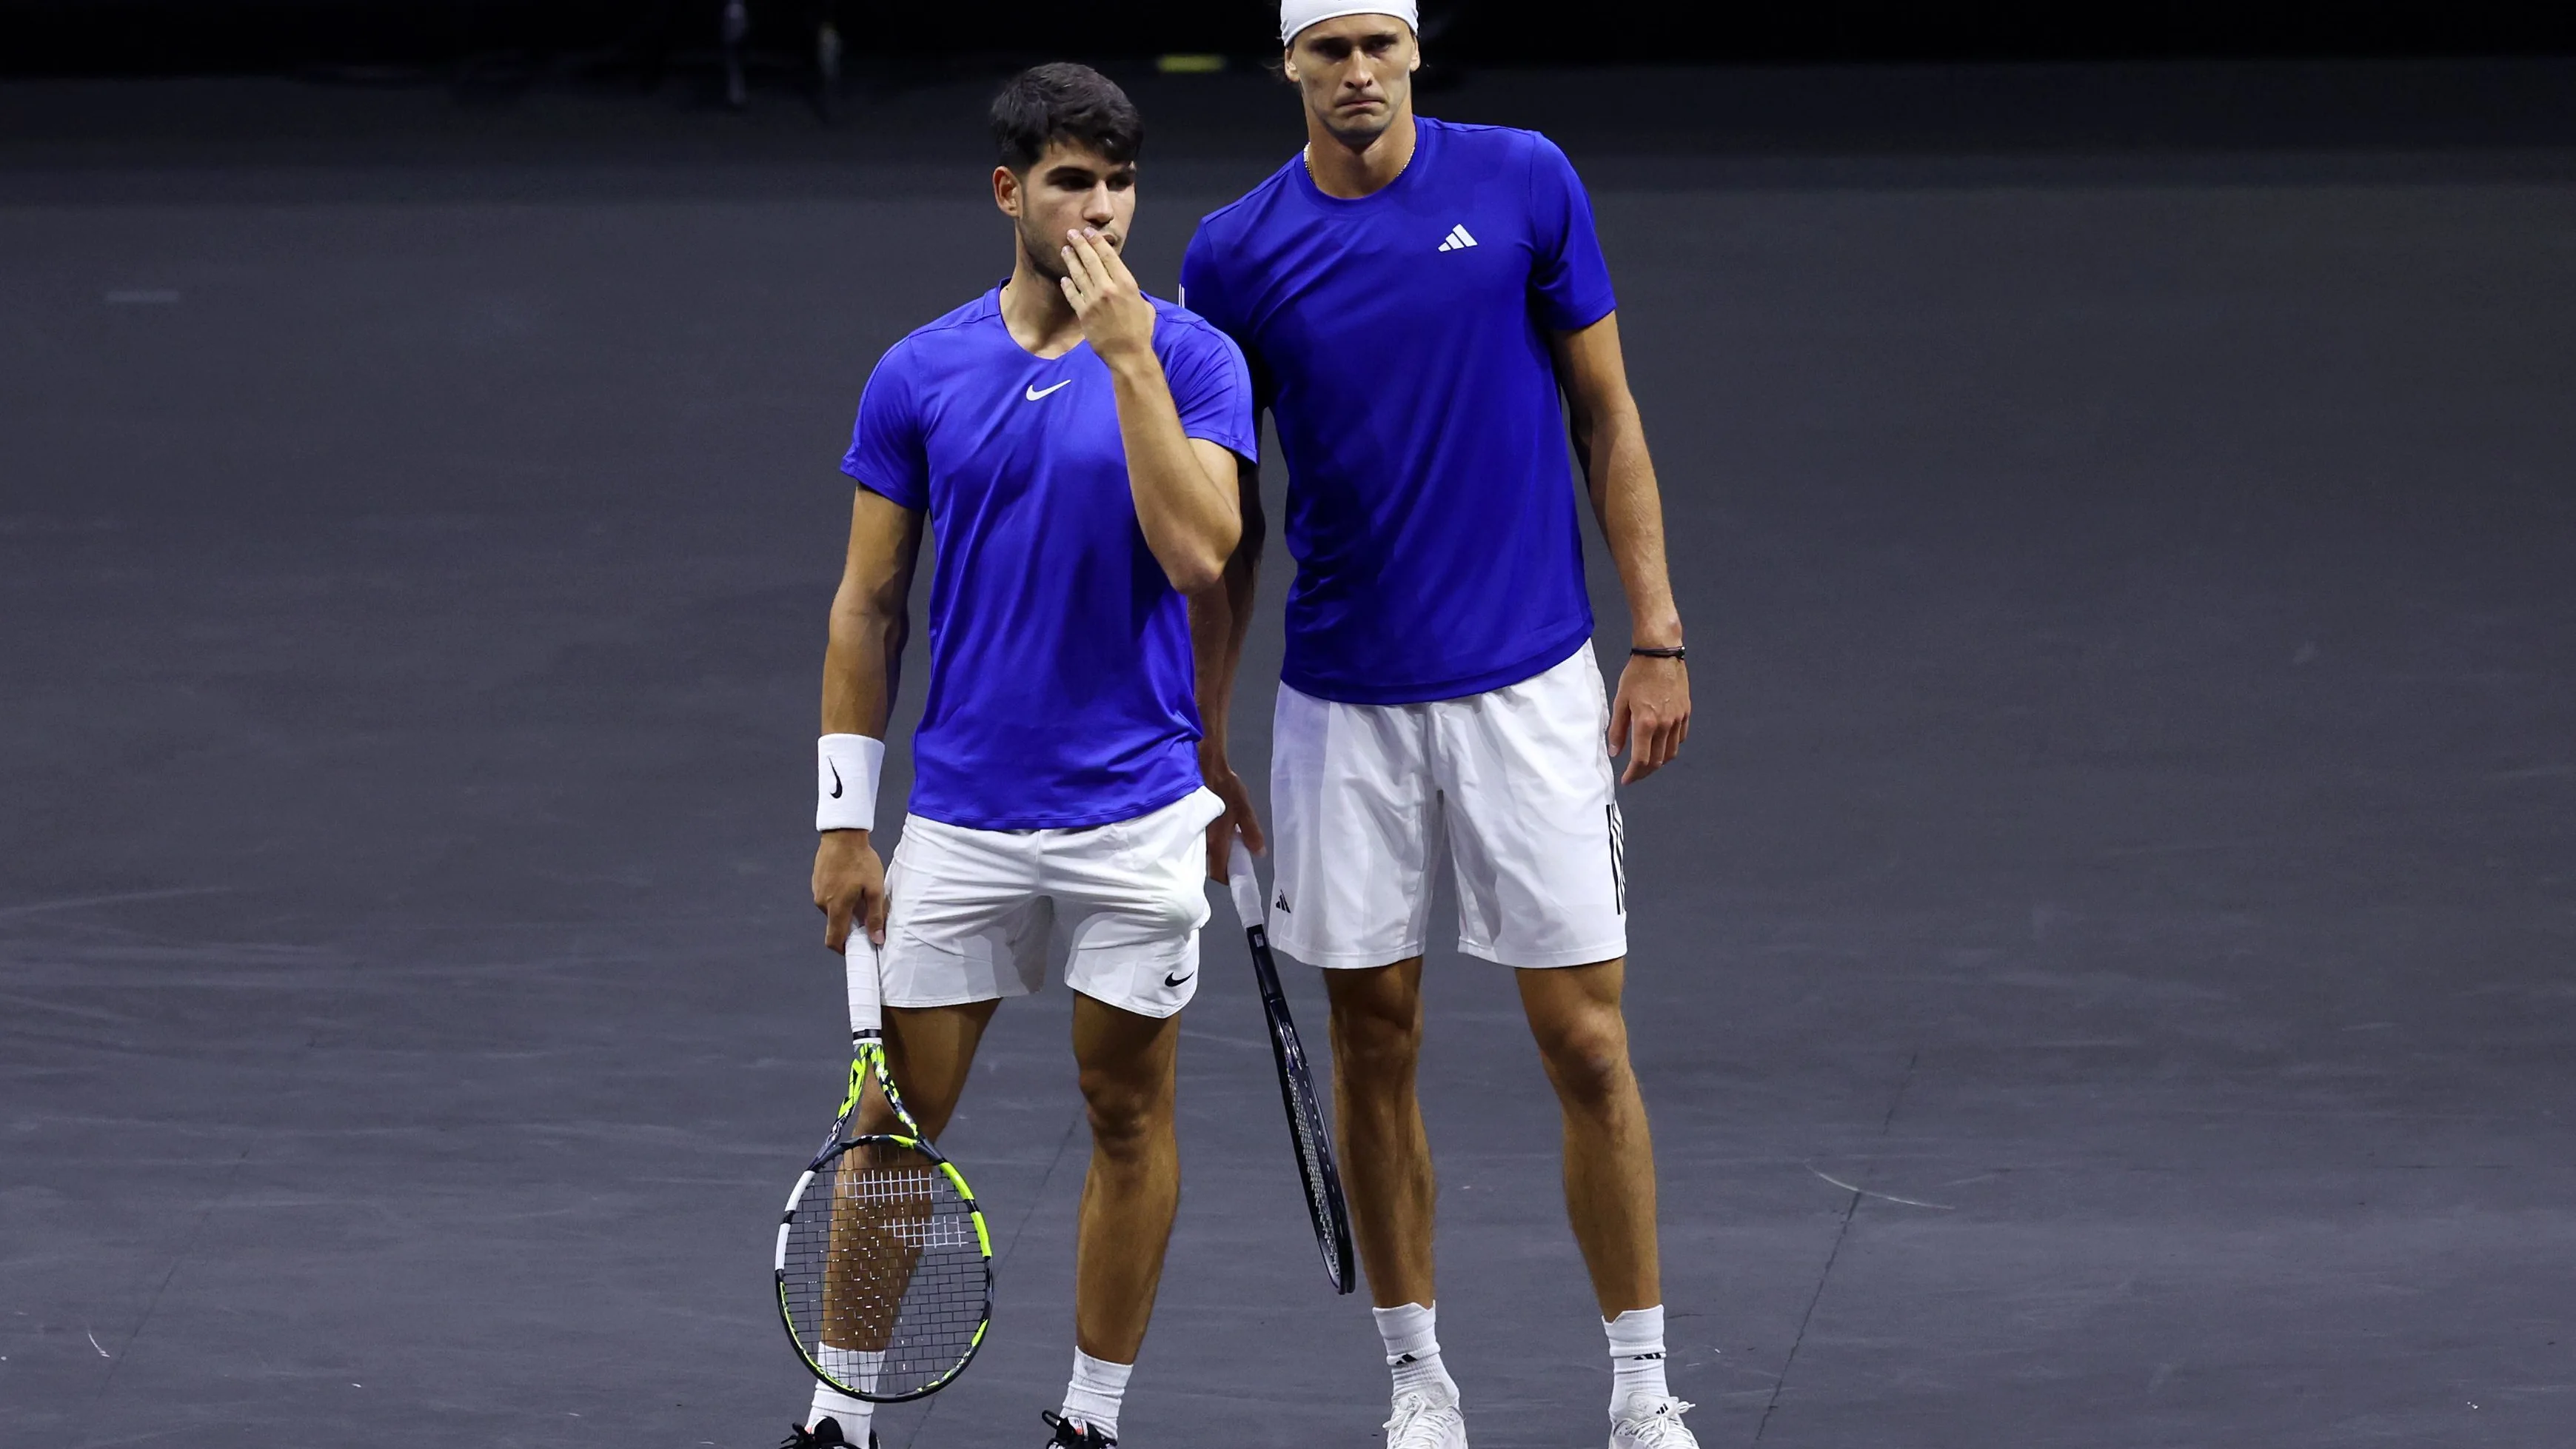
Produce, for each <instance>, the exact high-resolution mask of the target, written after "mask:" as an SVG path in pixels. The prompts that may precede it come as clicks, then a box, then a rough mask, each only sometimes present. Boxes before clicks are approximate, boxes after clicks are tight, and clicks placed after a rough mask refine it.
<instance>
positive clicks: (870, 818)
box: [814, 735, 885, 830]
mask: <svg viewBox="0 0 2576 1449" xmlns="http://www.w3.org/2000/svg"><path fill="white" fill-rule="evenodd" d="M884 768H885V741H883V740H872V739H869V738H868V737H867V736H866V735H825V736H823V737H822V738H821V739H819V740H816V741H815V742H814V828H815V829H816V830H874V829H876V826H877V776H878V775H879V774H880V773H881V772H882V771H883V770H884Z"/></svg>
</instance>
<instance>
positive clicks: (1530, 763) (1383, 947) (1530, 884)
mask: <svg viewBox="0 0 2576 1449" xmlns="http://www.w3.org/2000/svg"><path fill="white" fill-rule="evenodd" d="M1609 718H1610V712H1609V705H1608V702H1607V701H1606V699H1605V698H1604V696H1603V693H1602V689H1601V670H1600V666H1598V665H1596V664H1594V663H1593V662H1592V646H1591V643H1590V642H1589V641H1586V642H1585V644H1584V645H1583V647H1582V648H1580V649H1577V650H1575V651H1574V653H1573V654H1572V655H1571V656H1570V657H1568V658H1567V659H1566V660H1565V661H1564V662H1563V663H1561V664H1558V665H1556V666H1555V667H1554V668H1552V669H1549V670H1547V671H1545V672H1543V673H1541V674H1537V675H1534V676H1532V677H1530V678H1528V679H1524V680H1522V681H1521V682H1520V683H1518V684H1513V685H1507V686H1505V687H1503V688H1501V689H1493V690H1487V691H1486V692H1485V693H1483V694H1471V695H1468V696H1466V697H1465V698H1462V699H1442V700H1434V701H1431V702H1430V703H1427V704H1391V705H1379V704H1337V703H1333V702H1331V701H1329V700H1321V699H1316V698H1314V697H1313V696H1311V695H1306V694H1301V693H1299V692H1298V691H1296V690H1294V689H1291V688H1289V687H1288V686H1287V685H1284V684H1283V685H1281V686H1280V687H1279V703H1278V707H1277V710H1276V712H1275V715H1274V717H1273V721H1272V725H1271V737H1270V809H1271V813H1272V817H1273V822H1274V831H1273V833H1274V834H1275V835H1276V837H1277V840H1276V843H1275V846H1274V850H1273V855H1274V858H1275V859H1276V861H1277V866H1276V869H1277V872H1278V884H1277V886H1276V888H1275V889H1274V891H1273V894H1272V900H1271V906H1270V939H1271V942H1272V943H1273V944H1274V945H1276V946H1278V947H1279V949H1281V950H1283V951H1286V952H1287V953H1288V954H1289V955H1291V956H1294V957H1296V958H1297V959H1298V960H1300V961H1303V962H1306V963H1307V964H1308V965H1312V966H1325V967H1362V966H1384V965H1387V964H1389V963H1390V962H1395V961H1401V960H1404V959H1405V958H1406V957H1409V956H1419V955H1421V954H1422V948H1423V942H1424V940H1425V938H1426V937H1427V935H1428V933H1429V930H1430V925H1431V886H1432V882H1433V879H1434V873H1435V872H1436V871H1438V870H1440V869H1441V868H1442V867H1443V865H1444V863H1445V865H1446V866H1447V868H1449V869H1450V870H1451V871H1453V872H1454V874H1455V878H1456V881H1457V890H1458V949H1459V950H1460V951H1463V952H1465V953H1466V954H1468V955H1470V956H1479V957H1482V958H1484V959H1485V960H1488V961H1498V962H1501V963H1502V964H1504V965H1506V966H1579V965H1583V964H1585V963H1588V962H1593V961H1607V960H1610V959H1612V958H1613V957H1619V956H1625V955H1626V954H1628V916H1627V909H1628V902H1627V893H1628V889H1627V879H1626V869H1627V867H1626V863H1625V862H1624V861H1623V860H1622V859H1621V857H1620V842H1619V830H1620V826H1619V800H1618V796H1617V793H1616V790H1615V785H1616V781H1615V780H1614V778H1613V776H1612V772H1611V768H1610V755H1609V750H1608V747H1607V745H1606V744H1605V742H1604V735H1605V731H1606V730H1607V729H1608V727H1609Z"/></svg>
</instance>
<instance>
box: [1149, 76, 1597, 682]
mask: <svg viewBox="0 0 2576 1449" xmlns="http://www.w3.org/2000/svg"><path fill="white" fill-rule="evenodd" d="M1416 124H1417V125H1418V126H1419V127H1420V140H1419V142H1418V143H1417V145H1416V147H1415V149H1414V153H1413V160H1412V161H1411V162H1410V163H1409V164H1408V165H1407V166H1406V167H1405V169H1404V171H1403V173H1402V174H1401V175H1399V176H1397V177H1396V179H1395V180H1394V181H1392V182H1390V183H1389V184H1388V185H1386V186H1385V187H1383V188H1381V189H1380V190H1378V191H1377V192H1375V193H1373V194H1371V195H1369V196H1366V197H1362V198H1360V199H1359V200H1356V201H1344V200H1339V199H1336V198H1334V197H1330V196H1326V195H1325V194H1323V193H1322V192H1321V191H1318V190H1316V189H1315V183H1314V179H1313V178H1312V177H1311V176H1310V175H1308V173H1307V171H1306V165H1305V162H1304V160H1303V159H1302V158H1299V159H1294V160H1291V161H1290V162H1289V163H1288V164H1287V165H1285V166H1283V167H1281V168H1279V170H1278V171H1277V172H1276V173H1275V174H1273V175H1272V176H1271V177H1270V179H1269V180H1267V181H1265V182H1263V183H1262V184H1261V185H1260V186H1259V187H1258V188H1256V189H1255V190H1254V191H1253V192H1252V193H1251V194H1250V195H1248V196H1245V197H1244V198H1243V199H1242V200H1240V201H1237V202H1236V203H1234V204H1233V205H1232V206H1229V207H1227V208H1225V209H1224V210H1222V211H1219V212H1216V213H1214V214H1213V215H1211V216H1209V217H1208V218H1207V219H1206V220H1205V221H1203V222H1201V223H1200V224H1199V230H1198V235H1196V236H1195V237H1193V238H1192V239H1191V241H1190V246H1189V252H1188V256H1187V257H1186V259H1185V260H1184V261H1183V262H1182V263H1181V296H1182V298H1183V300H1185V301H1186V302H1187V303H1188V304H1189V305H1190V307H1191V308H1192V309H1193V310H1194V311H1196V312H1197V313H1198V314H1199V315H1200V316H1202V317H1205V318H1206V319H1207V320H1209V321H1210V322H1213V323H1215V324H1216V325H1217V326H1219V327H1221V328H1223V329H1225V331H1226V332H1227V334H1229V335H1230V336H1232V337H1233V338H1234V340H1235V341H1237V342H1239V343H1241V344H1242V346H1243V350H1244V352H1245V354H1246V355H1247V356H1248V358H1249V359H1250V362H1251V366H1252V375H1253V383H1254V388H1255V392H1256V395H1257V398H1258V401H1259V402H1260V404H1261V405H1262V406H1265V407H1268V408H1269V409H1270V410H1271V417H1272V420H1273V422H1274V423H1275V424H1276V425H1277V427H1278V430H1279V447H1280V451H1281V452H1282V454H1283V455H1284V456H1285V457H1286V458H1287V461H1288V520H1287V530H1286V532H1287V537H1288V548H1289V551H1290V552H1291V553H1293V554H1294V555H1296V558H1297V581H1296V583H1295V584H1294V585H1293V586H1292V587H1291V588H1290V590H1289V594H1288V651H1287V660H1286V663H1285V665H1284V667H1283V668H1282V669H1281V671H1280V677H1281V678H1282V679H1283V680H1285V681H1286V682H1287V683H1288V684H1289V685H1290V686H1292V687H1294V688H1296V689H1298V690H1300V691H1302V692H1304V693H1306V694H1310V695H1314V696H1316V697H1317V698H1321V699H1330V700H1339V701H1342V702H1345V703H1350V704H1410V703H1415V702H1418V701H1421V700H1430V699H1453V698H1456V697H1458V696H1460V695H1467V694H1479V693H1482V692H1483V691H1485V690H1488V689H1499V688H1502V687H1503V686H1505V685H1508V684H1517V683H1519V682H1520V681H1521V680H1524V679H1527V678H1529V677H1530V676H1532V675H1534V674H1537V673H1539V672H1540V671H1542V670H1545V669H1547V668H1548V667H1550V666H1551V665H1554V664H1557V663H1560V662H1562V661H1563V660H1564V659H1565V658H1566V657H1567V656H1569V655H1571V654H1572V653H1573V652H1574V651H1575V649H1576V648H1578V647H1579V646H1580V645H1581V644H1582V643H1583V641H1584V640H1585V639H1587V638H1589V637H1590V636H1591V633H1592V605H1591V602H1590V600H1589V598H1588V597H1587V596H1586V595H1585V593H1584V588H1583V546H1582V535H1581V532H1580V524H1579V523H1578V521H1577V519H1576V513H1575V488H1574V472H1573V466H1572V463H1571V461H1570V459H1569V457H1568V454H1567V446H1566V431H1565V422H1564V416H1563V414H1562V413H1561V412H1560V411H1559V408H1558V392H1557V378H1556V366H1555V360H1554V358H1553V357H1551V356H1550V354H1549V351H1548V334H1549V333H1550V332H1551V331H1565V332H1571V331H1575V330H1578V329H1581V328H1584V327H1588V326H1590V325H1592V324H1593V323H1595V322H1598V321H1600V320H1601V319H1602V318H1603V317H1606V316H1608V315H1609V314H1610V312H1611V310H1612V309H1613V308H1614V307H1615V306H1616V305H1617V299H1616V297H1615V296H1614V295H1613V294H1612V292H1611V288H1610V270H1609V267H1608V265H1607V264H1606V263H1604V262H1603V261H1602V258H1601V245H1600V242H1599V241H1598V239H1597V238H1595V236H1594V235H1593V229H1592V204H1591V201H1590V199H1589V198H1587V197H1586V196H1585V195H1584V191H1583V183H1582V182H1581V181H1580V180H1578V179H1577V178H1576V176H1575V174H1574V167H1573V166H1572V165H1571V164H1570V163H1569V162H1567V160H1566V159H1565V153H1564V152H1562V151H1560V150H1558V149H1557V148H1556V146H1555V145H1554V144H1553V143H1552V142H1550V141H1549V140H1548V139H1547V138H1546V137H1544V136H1541V135H1539V134H1537V133H1536V132H1532V131H1516V130H1510V129H1507V128H1504V127H1500V126H1460V125H1452V124H1449V123H1447V122H1443V121H1435V120H1431V119H1428V118H1423V119H1420V120H1418V121H1417V122H1416Z"/></svg>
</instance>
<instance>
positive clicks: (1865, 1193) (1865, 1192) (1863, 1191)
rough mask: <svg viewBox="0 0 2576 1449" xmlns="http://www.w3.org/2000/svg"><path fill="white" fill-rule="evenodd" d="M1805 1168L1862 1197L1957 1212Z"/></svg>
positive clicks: (1937, 1204)
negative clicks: (1860, 1185) (1852, 1183)
mask: <svg viewBox="0 0 2576 1449" xmlns="http://www.w3.org/2000/svg"><path fill="white" fill-rule="evenodd" d="M1807 1170H1808V1171H1809V1172H1815V1173H1816V1176H1818V1177H1821V1178H1824V1180H1825V1181H1827V1182H1830V1183H1832V1184H1833V1185H1834V1186H1836V1187H1839V1188H1841V1189H1842V1190H1843V1191H1845V1192H1856V1193H1859V1194H1860V1195H1861V1196H1862V1197H1874V1198H1877V1199H1878V1200H1879V1201H1881V1202H1901V1203H1903V1204H1905V1205H1906V1206H1907V1207H1919V1208H1931V1209H1933V1210H1934V1211H1936V1212H1945V1213H1949V1212H1957V1211H1958V1209H1957V1208H1954V1207H1952V1206H1950V1205H1949V1204H1948V1203H1945V1202H1917V1201H1915V1200H1914V1199H1912V1198H1910V1197H1897V1196H1895V1195H1893V1194H1890V1193H1884V1192H1871V1191H1870V1190H1869V1189H1868V1188H1865V1187H1854V1186H1852V1185H1851V1184H1850V1183H1848V1182H1845V1181H1843V1180H1842V1179H1841V1178H1839V1177H1834V1176H1831V1175H1829V1174H1826V1173H1822V1172H1816V1169H1815V1167H1814V1166H1813V1165H1809V1166H1808V1167H1807Z"/></svg>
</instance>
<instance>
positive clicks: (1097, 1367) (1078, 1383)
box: [1064, 1348, 1136, 1439]
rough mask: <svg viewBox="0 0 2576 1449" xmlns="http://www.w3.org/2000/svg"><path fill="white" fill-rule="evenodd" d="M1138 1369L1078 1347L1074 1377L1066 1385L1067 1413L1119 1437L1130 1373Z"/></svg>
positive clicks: (1076, 1420)
mask: <svg viewBox="0 0 2576 1449" xmlns="http://www.w3.org/2000/svg"><path fill="white" fill-rule="evenodd" d="M1135 1371H1136V1366H1135V1365H1134V1364H1132V1363H1111V1362H1109V1361H1108V1360H1107V1359H1099V1358H1093V1357H1092V1356H1091V1355H1089V1354H1087V1353H1084V1352H1083V1351H1082V1350H1081V1349H1078V1348H1077V1349H1075V1350H1074V1351H1073V1377H1072V1378H1070V1379H1068V1380H1066V1381H1065V1386H1064V1416H1065V1417H1066V1418H1068V1419H1071V1420H1073V1421H1074V1422H1075V1423H1077V1424H1087V1425H1089V1426H1091V1427H1092V1428H1094V1429H1097V1430H1099V1431H1100V1432H1101V1433H1103V1434H1106V1435H1108V1436H1109V1437H1110V1438H1112V1439H1115V1438H1117V1437H1118V1406H1119V1404H1120V1403H1122V1402H1124V1401H1125V1400H1126V1398H1127V1376H1128V1375H1129V1374H1132V1373H1134V1372H1135Z"/></svg>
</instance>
